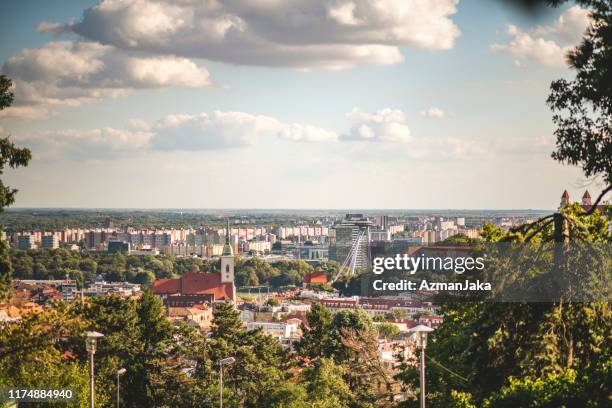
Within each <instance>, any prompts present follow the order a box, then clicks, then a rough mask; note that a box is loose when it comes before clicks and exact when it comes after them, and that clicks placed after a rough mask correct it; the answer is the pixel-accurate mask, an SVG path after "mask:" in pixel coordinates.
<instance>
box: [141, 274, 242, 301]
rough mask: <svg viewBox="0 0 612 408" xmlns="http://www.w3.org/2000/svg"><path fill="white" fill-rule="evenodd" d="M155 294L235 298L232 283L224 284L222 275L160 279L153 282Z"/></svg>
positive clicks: (189, 275)
mask: <svg viewBox="0 0 612 408" xmlns="http://www.w3.org/2000/svg"><path fill="white" fill-rule="evenodd" d="M152 290H153V293H155V294H158V295H162V294H166V295H169V294H174V293H180V294H181V295H198V294H210V295H213V296H214V298H215V300H222V299H224V300H230V299H232V296H233V293H234V291H233V287H232V283H231V282H228V283H222V282H221V274H220V273H200V272H188V273H185V274H184V275H183V276H181V277H180V278H177V279H158V280H156V281H155V282H153V288H152Z"/></svg>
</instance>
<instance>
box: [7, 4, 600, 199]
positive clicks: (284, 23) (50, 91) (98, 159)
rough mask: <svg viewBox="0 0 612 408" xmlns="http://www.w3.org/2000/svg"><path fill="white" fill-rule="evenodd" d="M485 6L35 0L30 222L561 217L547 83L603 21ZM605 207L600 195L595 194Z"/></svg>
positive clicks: (26, 45) (25, 132)
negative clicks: (458, 212) (71, 210)
mask: <svg viewBox="0 0 612 408" xmlns="http://www.w3.org/2000/svg"><path fill="white" fill-rule="evenodd" d="M502 4H503V2H492V1H484V0H483V1H478V0H461V1H458V0H406V1H399V0H377V1H366V0H337V1H319V0H296V1H292V2H287V1H281V0H250V1H246V0H245V1H242V0H233V1H221V0H210V1H195V0H180V1H171V0H156V1H154V0H103V1H72V0H57V1H54V2H48V1H43V0H37V1H34V0H23V1H19V2H12V3H7V4H6V5H3V6H2V7H3V12H2V13H1V14H0V38H2V40H0V64H1V65H0V71H1V72H2V74H5V75H7V76H9V77H10V78H11V79H12V80H13V82H14V89H13V92H14V94H15V103H14V105H13V106H12V107H11V108H8V109H5V110H3V111H1V112H0V132H1V133H2V135H10V136H11V139H12V140H14V141H15V142H16V143H18V144H19V145H22V146H27V147H29V148H30V149H31V150H32V151H33V157H34V158H33V160H32V161H31V163H30V165H29V166H28V167H27V168H20V169H17V170H10V171H8V172H7V173H6V174H5V179H6V183H7V184H9V185H11V186H13V187H16V188H18V189H19V193H18V196H17V200H16V203H15V206H16V207H79V208H80V207H93V208H96V207H98V208H99V207H101V208H130V207H133V208H334V209H350V208H377V209H384V208H393V209H427V208H432V209H439V208H453V209H483V208H486V209H511V208H516V209H529V208H531V209H552V208H556V207H557V206H558V203H559V199H560V196H561V193H562V192H563V190H564V189H567V190H568V191H569V192H570V194H571V195H572V196H573V198H575V199H578V198H579V196H581V195H582V191H583V190H584V180H583V178H582V176H581V172H580V170H579V169H577V168H574V167H570V166H564V165H561V164H559V163H557V162H555V161H554V160H553V159H551V158H550V153H551V152H552V151H553V150H554V142H555V139H554V136H553V131H554V126H553V124H552V120H551V116H552V115H551V112H550V110H549V109H548V108H547V107H546V104H545V101H546V98H547V95H548V89H549V85H550V82H551V81H553V80H555V79H557V78H562V77H565V78H572V76H573V73H572V71H571V70H569V69H568V68H567V66H566V63H565V57H564V56H565V54H566V53H567V51H568V50H569V49H571V47H572V46H574V45H576V44H577V43H578V42H579V40H580V38H581V35H582V33H583V32H584V30H585V28H586V27H587V26H588V21H589V20H588V13H587V11H586V10H583V9H581V8H580V7H578V6H575V5H573V4H572V3H568V4H566V5H564V6H563V7H561V8H558V9H552V10H550V11H549V12H547V13H543V14H540V15H538V16H535V17H534V16H527V15H525V14H522V13H520V12H518V11H517V10H514V9H510V8H507V7H504V6H503V5H502ZM590 188H591V190H593V191H592V193H593V192H597V191H598V190H597V186H590Z"/></svg>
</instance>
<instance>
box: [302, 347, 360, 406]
mask: <svg viewBox="0 0 612 408" xmlns="http://www.w3.org/2000/svg"><path fill="white" fill-rule="evenodd" d="M344 374H345V369H344V368H343V367H342V366H341V365H338V364H336V363H334V361H333V360H332V359H328V358H322V359H320V360H319V361H317V363H316V364H315V365H314V367H312V368H310V369H308V370H307V371H306V373H305V379H306V384H307V385H306V389H307V390H308V395H309V399H310V400H311V403H312V406H313V407H317V408H344V407H347V408H348V407H349V406H350V403H351V400H352V399H353V394H352V392H351V390H350V388H349V386H348V384H347V383H346V382H345V381H344V379H343V375H344Z"/></svg>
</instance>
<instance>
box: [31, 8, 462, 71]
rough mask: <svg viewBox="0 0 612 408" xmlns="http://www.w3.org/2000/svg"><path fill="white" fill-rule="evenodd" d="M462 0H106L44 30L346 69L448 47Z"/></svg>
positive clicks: (237, 59) (232, 58) (143, 47)
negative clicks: (73, 19)
mask: <svg viewBox="0 0 612 408" xmlns="http://www.w3.org/2000/svg"><path fill="white" fill-rule="evenodd" d="M458 1H459V0H378V1H370V0H352V1H346V0H340V1H332V2H329V1H323V0H301V1H297V2H285V1H276V0H266V1H252V0H237V1H232V2H220V1H200V2H195V1H180V2H177V1H174V0H156V1H154V0H125V1H118V0H103V1H101V2H99V3H98V4H96V5H94V6H92V7H90V8H88V9H86V10H85V11H84V13H83V17H82V19H81V20H80V21H76V22H69V23H67V24H63V25H61V24H57V23H49V22H44V23H42V24H40V25H39V30H40V31H45V32H50V33H53V34H62V33H67V32H72V33H76V34H78V35H80V36H82V37H83V38H86V39H89V40H92V41H96V42H100V43H102V44H111V45H114V46H116V47H118V48H122V49H128V50H139V51H146V52H150V53H155V54H160V55H165V54H167V55H180V56H183V57H187V58H203V59H208V60H216V61H224V62H229V63H233V64H244V65H264V66H287V67H296V68H347V67H351V66H354V65H356V64H363V63H372V64H395V63H398V62H401V61H402V60H403V56H402V54H401V52H400V50H399V49H400V47H416V48H425V49H436V50H444V49H449V48H452V47H453V44H454V41H455V39H456V38H457V37H458V36H459V29H458V28H457V26H456V25H455V24H454V23H453V21H452V20H451V18H450V17H451V16H452V15H453V14H454V13H456V11H457V8H456V5H457V3H458Z"/></svg>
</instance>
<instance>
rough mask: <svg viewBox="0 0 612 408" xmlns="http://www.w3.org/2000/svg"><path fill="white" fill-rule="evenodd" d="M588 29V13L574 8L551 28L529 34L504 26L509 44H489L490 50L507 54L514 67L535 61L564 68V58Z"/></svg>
mask: <svg viewBox="0 0 612 408" xmlns="http://www.w3.org/2000/svg"><path fill="white" fill-rule="evenodd" d="M588 25H589V15H588V11H587V10H585V9H582V8H580V7H579V6H574V7H571V8H569V9H568V10H566V11H565V12H564V13H563V14H561V16H560V17H559V18H558V19H557V21H556V22H555V23H554V24H553V25H551V26H539V27H536V28H535V29H533V30H530V31H529V32H526V31H522V30H521V29H520V28H518V27H517V26H515V25H512V24H510V25H508V29H507V33H508V34H509V35H510V36H511V37H512V40H511V41H510V42H509V43H507V44H492V45H491V49H492V50H493V51H498V52H507V53H510V54H512V56H513V57H514V65H515V66H517V67H520V68H522V67H524V66H525V62H526V61H536V62H538V63H540V64H542V65H546V66H551V67H564V66H566V65H567V63H566V55H567V53H568V51H570V50H571V49H572V48H573V47H574V46H576V45H577V44H578V43H579V42H580V39H581V38H582V35H583V34H584V32H585V30H586V29H587V27H588Z"/></svg>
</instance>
